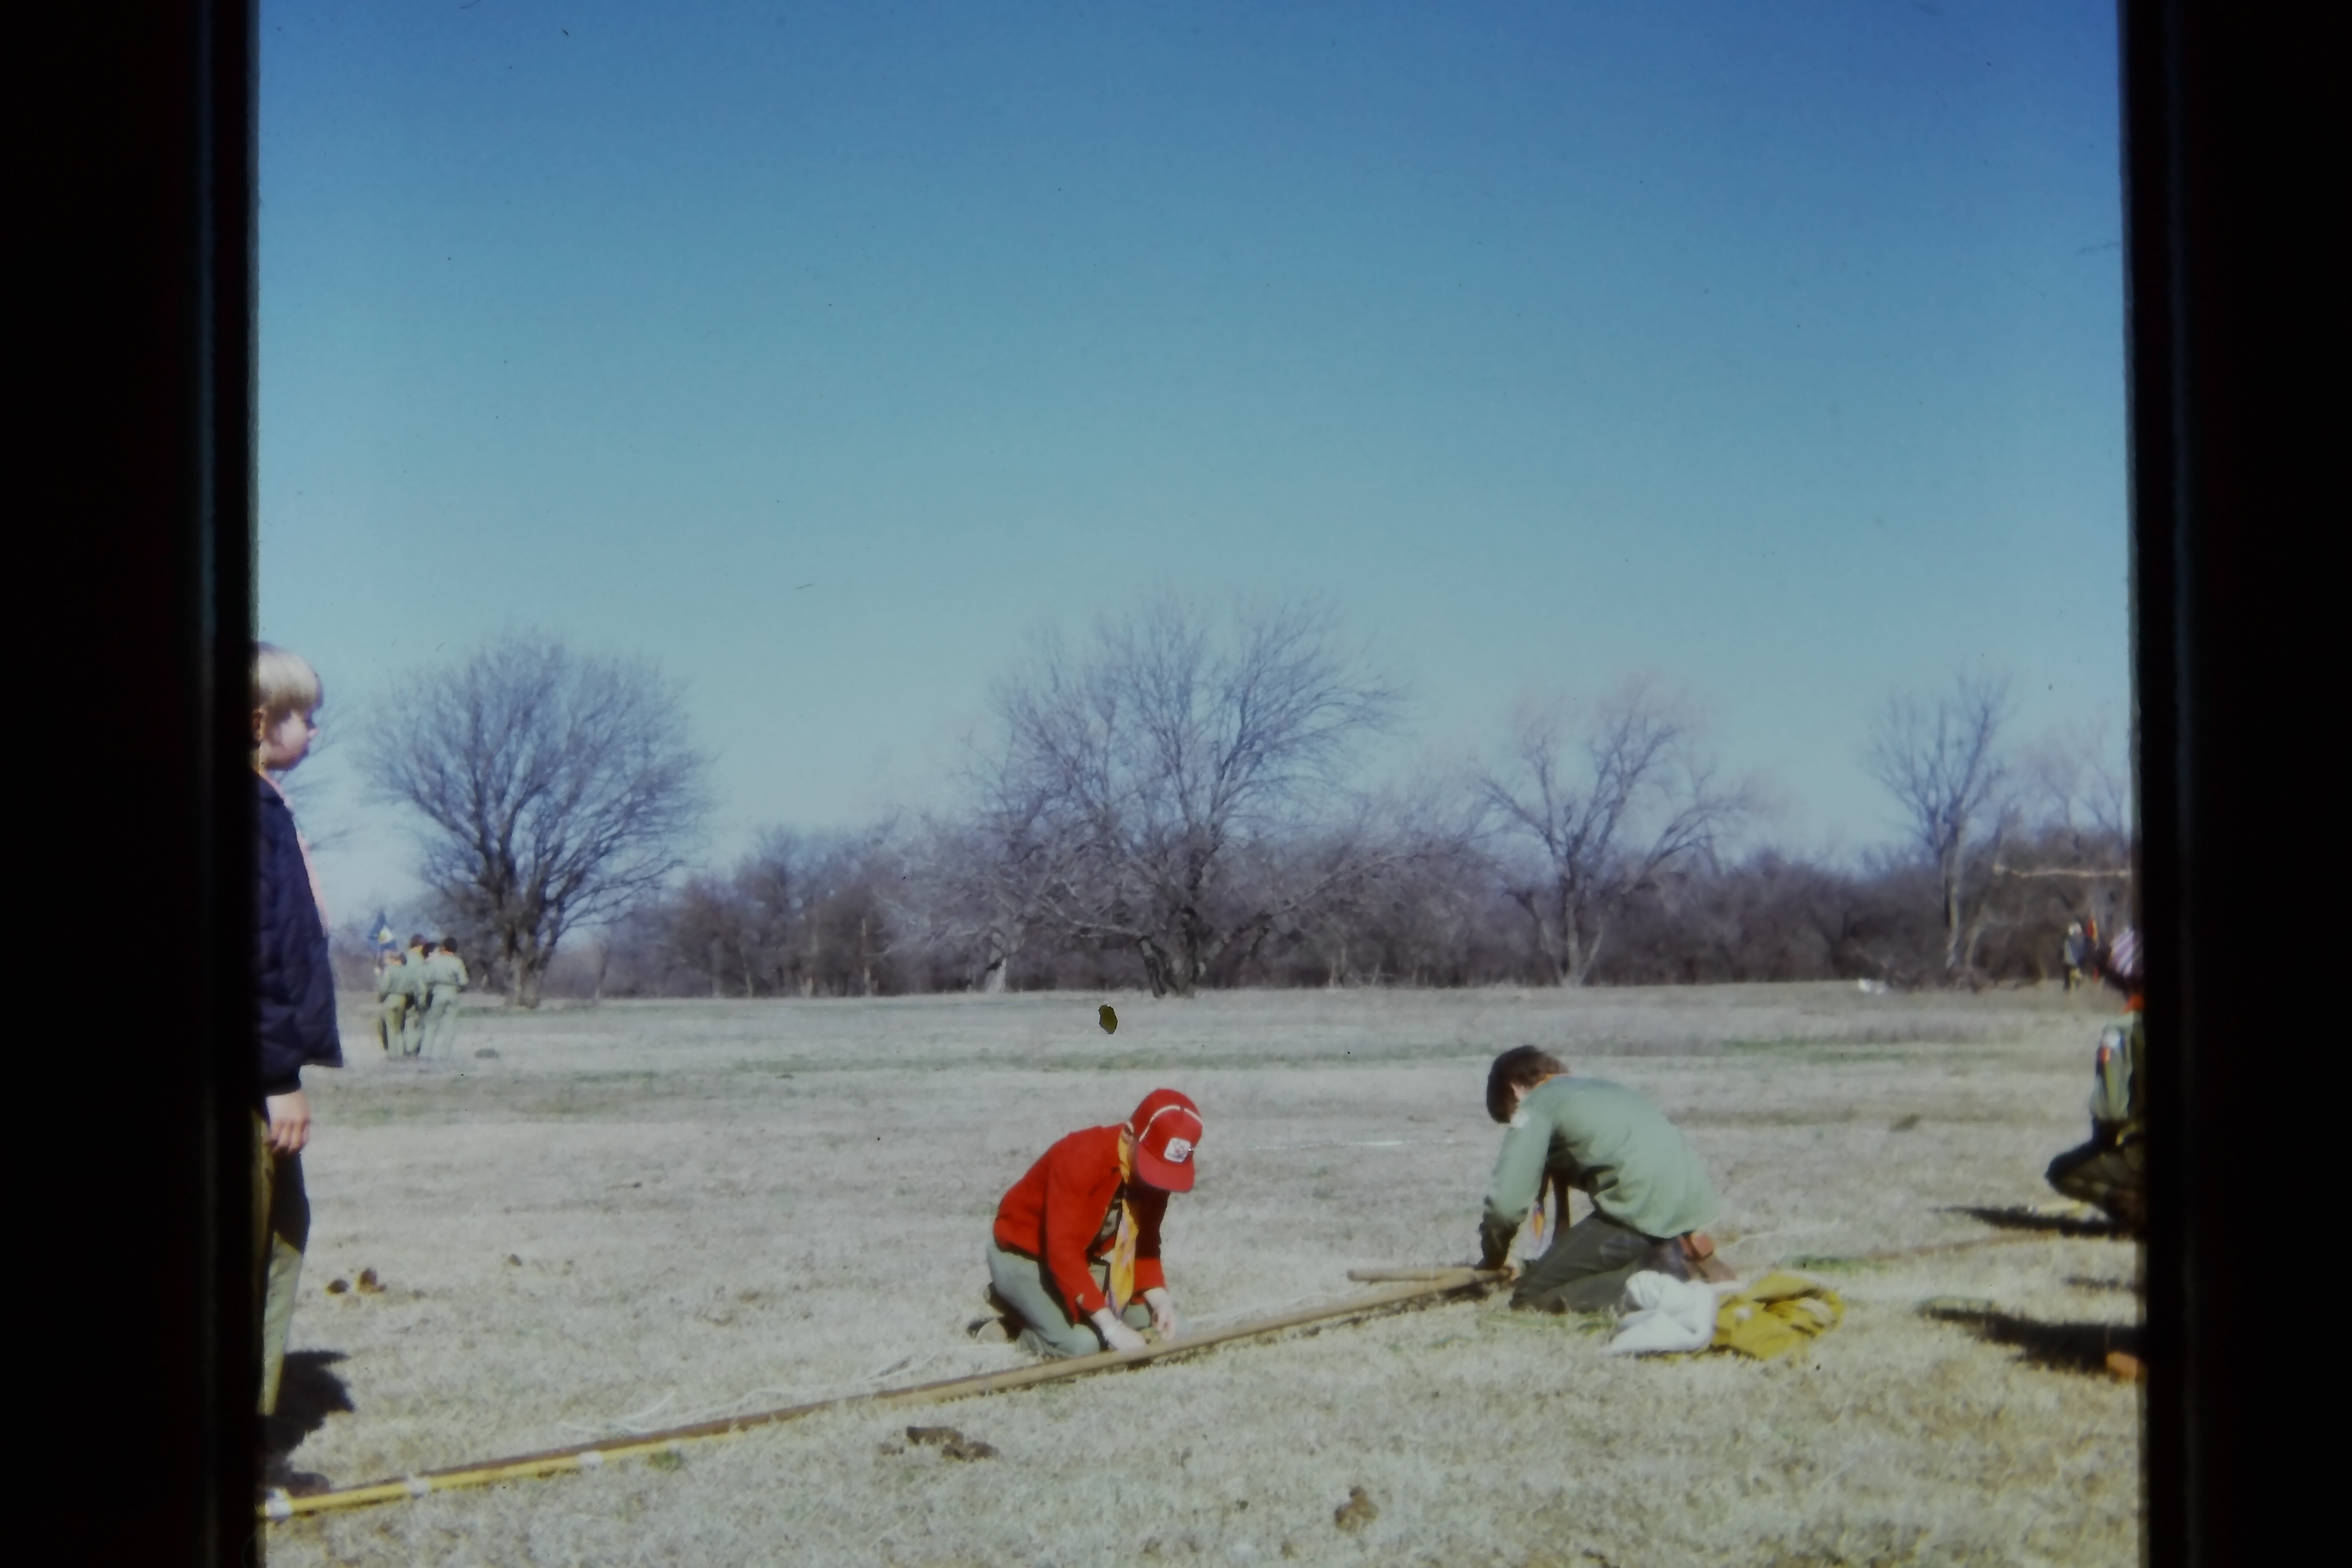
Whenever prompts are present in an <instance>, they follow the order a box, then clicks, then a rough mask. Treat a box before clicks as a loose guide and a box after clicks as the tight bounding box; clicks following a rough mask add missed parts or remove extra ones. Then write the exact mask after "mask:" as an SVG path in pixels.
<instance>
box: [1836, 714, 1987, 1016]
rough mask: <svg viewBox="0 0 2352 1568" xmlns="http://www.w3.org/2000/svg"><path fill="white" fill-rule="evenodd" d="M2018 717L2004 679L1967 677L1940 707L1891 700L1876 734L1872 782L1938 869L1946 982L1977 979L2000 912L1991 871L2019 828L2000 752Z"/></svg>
mask: <svg viewBox="0 0 2352 1568" xmlns="http://www.w3.org/2000/svg"><path fill="white" fill-rule="evenodd" d="M2010 708H2011V702H2010V691H2009V681H2008V680H2007V679H2005V678H2000V677H1971V676H1966V675H1963V676H1960V677H1958V679H1955V680H1954V681H1953V682H1952V688H1951V689H1950V690H1949V691H1947V692H1945V693H1944V694H1943V695H1941V696H1939V697H1937V698H1936V699H1935V700H1933V701H1932V702H1927V701H1922V700H1919V699H1918V698H1916V697H1912V696H1908V695H1897V696H1895V697H1892V698H1889V699H1888V700H1887V704H1886V707H1885V710H1884V711H1882V712H1881V713H1880V715H1879V717H1878V720H1877V722H1876V723H1875V724H1874V726H1873V727H1872V731H1871V740H1870V748H1869V751H1868V752H1867V753H1866V760H1867V762H1868V764H1869V767H1870V772H1871V774H1872V776H1873V777H1874V778H1876V779H1877V780H1878V782H1879V783H1881V784H1885V786H1886V789H1887V793H1888V794H1890V795H1894V796H1895V803H1896V804H1897V805H1899V806H1900V807H1901V808H1902V810H1903V813H1904V815H1905V816H1906V818H1908V821H1909V826H1910V829H1911V833H1912V837H1913V839H1914V840H1915V841H1916V844H1917V845H1918V847H1919V849H1920V850H1921V852H1922V853H1923V854H1924V855H1925V856H1926V857H1927V862H1928V864H1929V865H1930V866H1931V867H1933V868H1934V870H1935V875H1936V892H1937V905H1938V909H1939V911H1940V914H1941V917H1942V921H1943V930H1944V952H1943V964H1944V978H1945V980H1946V982H1947V983H1950V982H1956V981H1965V980H1969V979H1971V978H1972V977H1973V976H1974V974H1975V949H1976V944H1977V942H1979V940H1981V938H1982V936H1983V934H1984V930H1985V926H1986V923H1987V921H1989V920H1990V917H1991V912H1992V903H1991V892H1992V882H1993V875H1994V874H1993V871H1992V866H1993V864H1995V863H1997V862H1998V861H1999V859H2000V849H2001V846H2002V844H2003V843H2004V842H2005V841H2006V840H2007V838H2008V837H2009V835H2010V834H2011V831H2013V829H2014V828H2015V826H2016V808H2015V802H2014V796H2013V795H2012V792H2011V777H2010V767H2009V763H2008V762H2007V760H2006V758H2005V757H2004V756H2003V754H2002V752H2001V749H2000V741H2001V731H2002V730H2003V729H2004V728H2005V727H2006V725H2007V723H2008V721H2009V715H2010ZM1980 849H1981V850H1984V851H1986V852H1987V853H1984V854H1982V855H1979V853H1978V851H1979V850H1980ZM1979 862H1981V866H1979Z"/></svg>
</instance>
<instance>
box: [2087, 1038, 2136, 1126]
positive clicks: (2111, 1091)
mask: <svg viewBox="0 0 2352 1568" xmlns="http://www.w3.org/2000/svg"><path fill="white" fill-rule="evenodd" d="M2146 1055H2147V1030H2146V1029H2144V1028H2143V1027H2142V1026H2141V1025H2140V1016H2139V1015H2138V1014H2137V1013H2130V1014H2126V1016H2124V1017H2122V1018H2120V1019H2118V1020H2117V1021H2116V1022H2115V1023H2113V1024H2110V1025H2108V1026H2106V1028H2105V1029H2104V1030H2102V1031H2100V1034H2099V1054H2098V1058H2097V1066H2096V1067H2095V1069H2094V1071H2093V1075H2092V1079H2091V1127H2092V1131H2094V1132H2095V1134H2096V1135H2097V1136H2098V1138H2099V1139H2100V1141H2101V1142H2107V1143H2127V1142H2131V1141H2132V1140H2133V1139H2135V1138H2137V1137H2138V1136H2140V1133H2141V1130H2142V1129H2141V1122H2140V1119H2141V1116H2142V1114H2143V1113H2142V1110H2141V1108H2140V1100H2141V1089H2140V1086H2141V1085H2142V1084H2143V1083H2144V1082H2146V1081H2147V1074H2146V1073H2145V1072H2143V1071H2142V1070H2141V1060H2142V1058H2144V1057H2145V1056H2146Z"/></svg>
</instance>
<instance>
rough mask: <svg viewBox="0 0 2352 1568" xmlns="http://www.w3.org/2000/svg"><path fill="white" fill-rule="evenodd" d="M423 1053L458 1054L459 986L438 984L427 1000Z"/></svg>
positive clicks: (432, 1055)
mask: <svg viewBox="0 0 2352 1568" xmlns="http://www.w3.org/2000/svg"><path fill="white" fill-rule="evenodd" d="M421 1054H422V1055H425V1056H428V1057H454V1056H456V1055H457V987H456V986H454V985H436V986H435V987H434V988H433V990H432V992H431V993H430V994H428V995H427V996H426V998H425V1034H424V1045H423V1048H422V1051H421Z"/></svg>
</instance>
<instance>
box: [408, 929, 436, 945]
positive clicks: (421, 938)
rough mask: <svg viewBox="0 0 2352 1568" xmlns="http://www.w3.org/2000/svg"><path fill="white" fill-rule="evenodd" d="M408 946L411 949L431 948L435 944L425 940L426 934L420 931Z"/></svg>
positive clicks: (410, 939) (409, 941) (410, 940)
mask: <svg viewBox="0 0 2352 1568" xmlns="http://www.w3.org/2000/svg"><path fill="white" fill-rule="evenodd" d="M408 945H409V946H411V947H422V948H430V947H431V946H432V945H433V944H432V943H431V942H427V941H425V933H424V932H423V931H419V932H417V933H416V934H415V935H414V936H412V937H410V938H409V939H408Z"/></svg>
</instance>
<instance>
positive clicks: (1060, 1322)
mask: <svg viewBox="0 0 2352 1568" xmlns="http://www.w3.org/2000/svg"><path fill="white" fill-rule="evenodd" d="M1093 1272H1094V1277H1095V1284H1096V1286H1097V1288H1098V1289H1101V1290H1102V1291H1103V1292H1104V1293H1105V1295H1106V1296H1108V1293H1109V1290H1110V1264H1109V1263H1108V1261H1107V1260H1106V1261H1098V1262H1097V1263H1096V1264H1095V1265H1094V1266H1093ZM988 1282H989V1283H990V1284H991V1285H992V1286H994V1287H995V1288H996V1300H997V1303H998V1305H1000V1306H1001V1307H1003V1310H1004V1312H1005V1315H1006V1316H1008V1317H1010V1318H1012V1319H1013V1320H1014V1321H1017V1322H1018V1323H1019V1324H1020V1327H1021V1333H1020V1337H1019V1338H1018V1339H1016V1340H1015V1341H1014V1343H1015V1344H1018V1345H1019V1346H1020V1347H1021V1348H1022V1349H1023V1350H1024V1351H1027V1352H1029V1353H1030V1354H1031V1355H1040V1356H1046V1357H1049V1358H1052V1359H1055V1360H1058V1359H1060V1358H1061V1357H1064V1356H1074V1355H1092V1354H1094V1353H1095V1352H1097V1351H1099V1350H1101V1349H1102V1348H1103V1342H1102V1336H1101V1335H1100V1334H1097V1332H1095V1326H1094V1324H1092V1323H1091V1322H1086V1321H1080V1320H1079V1319H1078V1318H1077V1316H1076V1313H1075V1312H1073V1311H1072V1310H1071V1309H1070V1307H1069V1304H1068V1303H1067V1302H1066V1301H1064V1300H1062V1293H1061V1291H1060V1290H1058V1289H1055V1285H1054V1279H1053V1276H1052V1275H1050V1274H1048V1273H1046V1272H1045V1268H1044V1266H1043V1265H1041V1264H1040V1263H1039V1262H1038V1261H1037V1260H1036V1259H1035V1258H1025V1257H1024V1256H1022V1255H1021V1254H1020V1253H1018V1252H1009V1251H1007V1250H1006V1249H1005V1248H1003V1247H999V1246H998V1245H997V1244H996V1238H995V1237H989V1238H988ZM1120 1316H1121V1317H1123V1318H1125V1319H1126V1320H1127V1324H1128V1326H1129V1328H1132V1329H1148V1328H1150V1326H1151V1310H1150V1308H1149V1307H1146V1306H1145V1305H1144V1304H1143V1303H1142V1301H1141V1300H1134V1301H1130V1302H1129V1303H1128V1306H1127V1310H1126V1311H1125V1312H1123V1313H1121V1314H1120Z"/></svg>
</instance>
